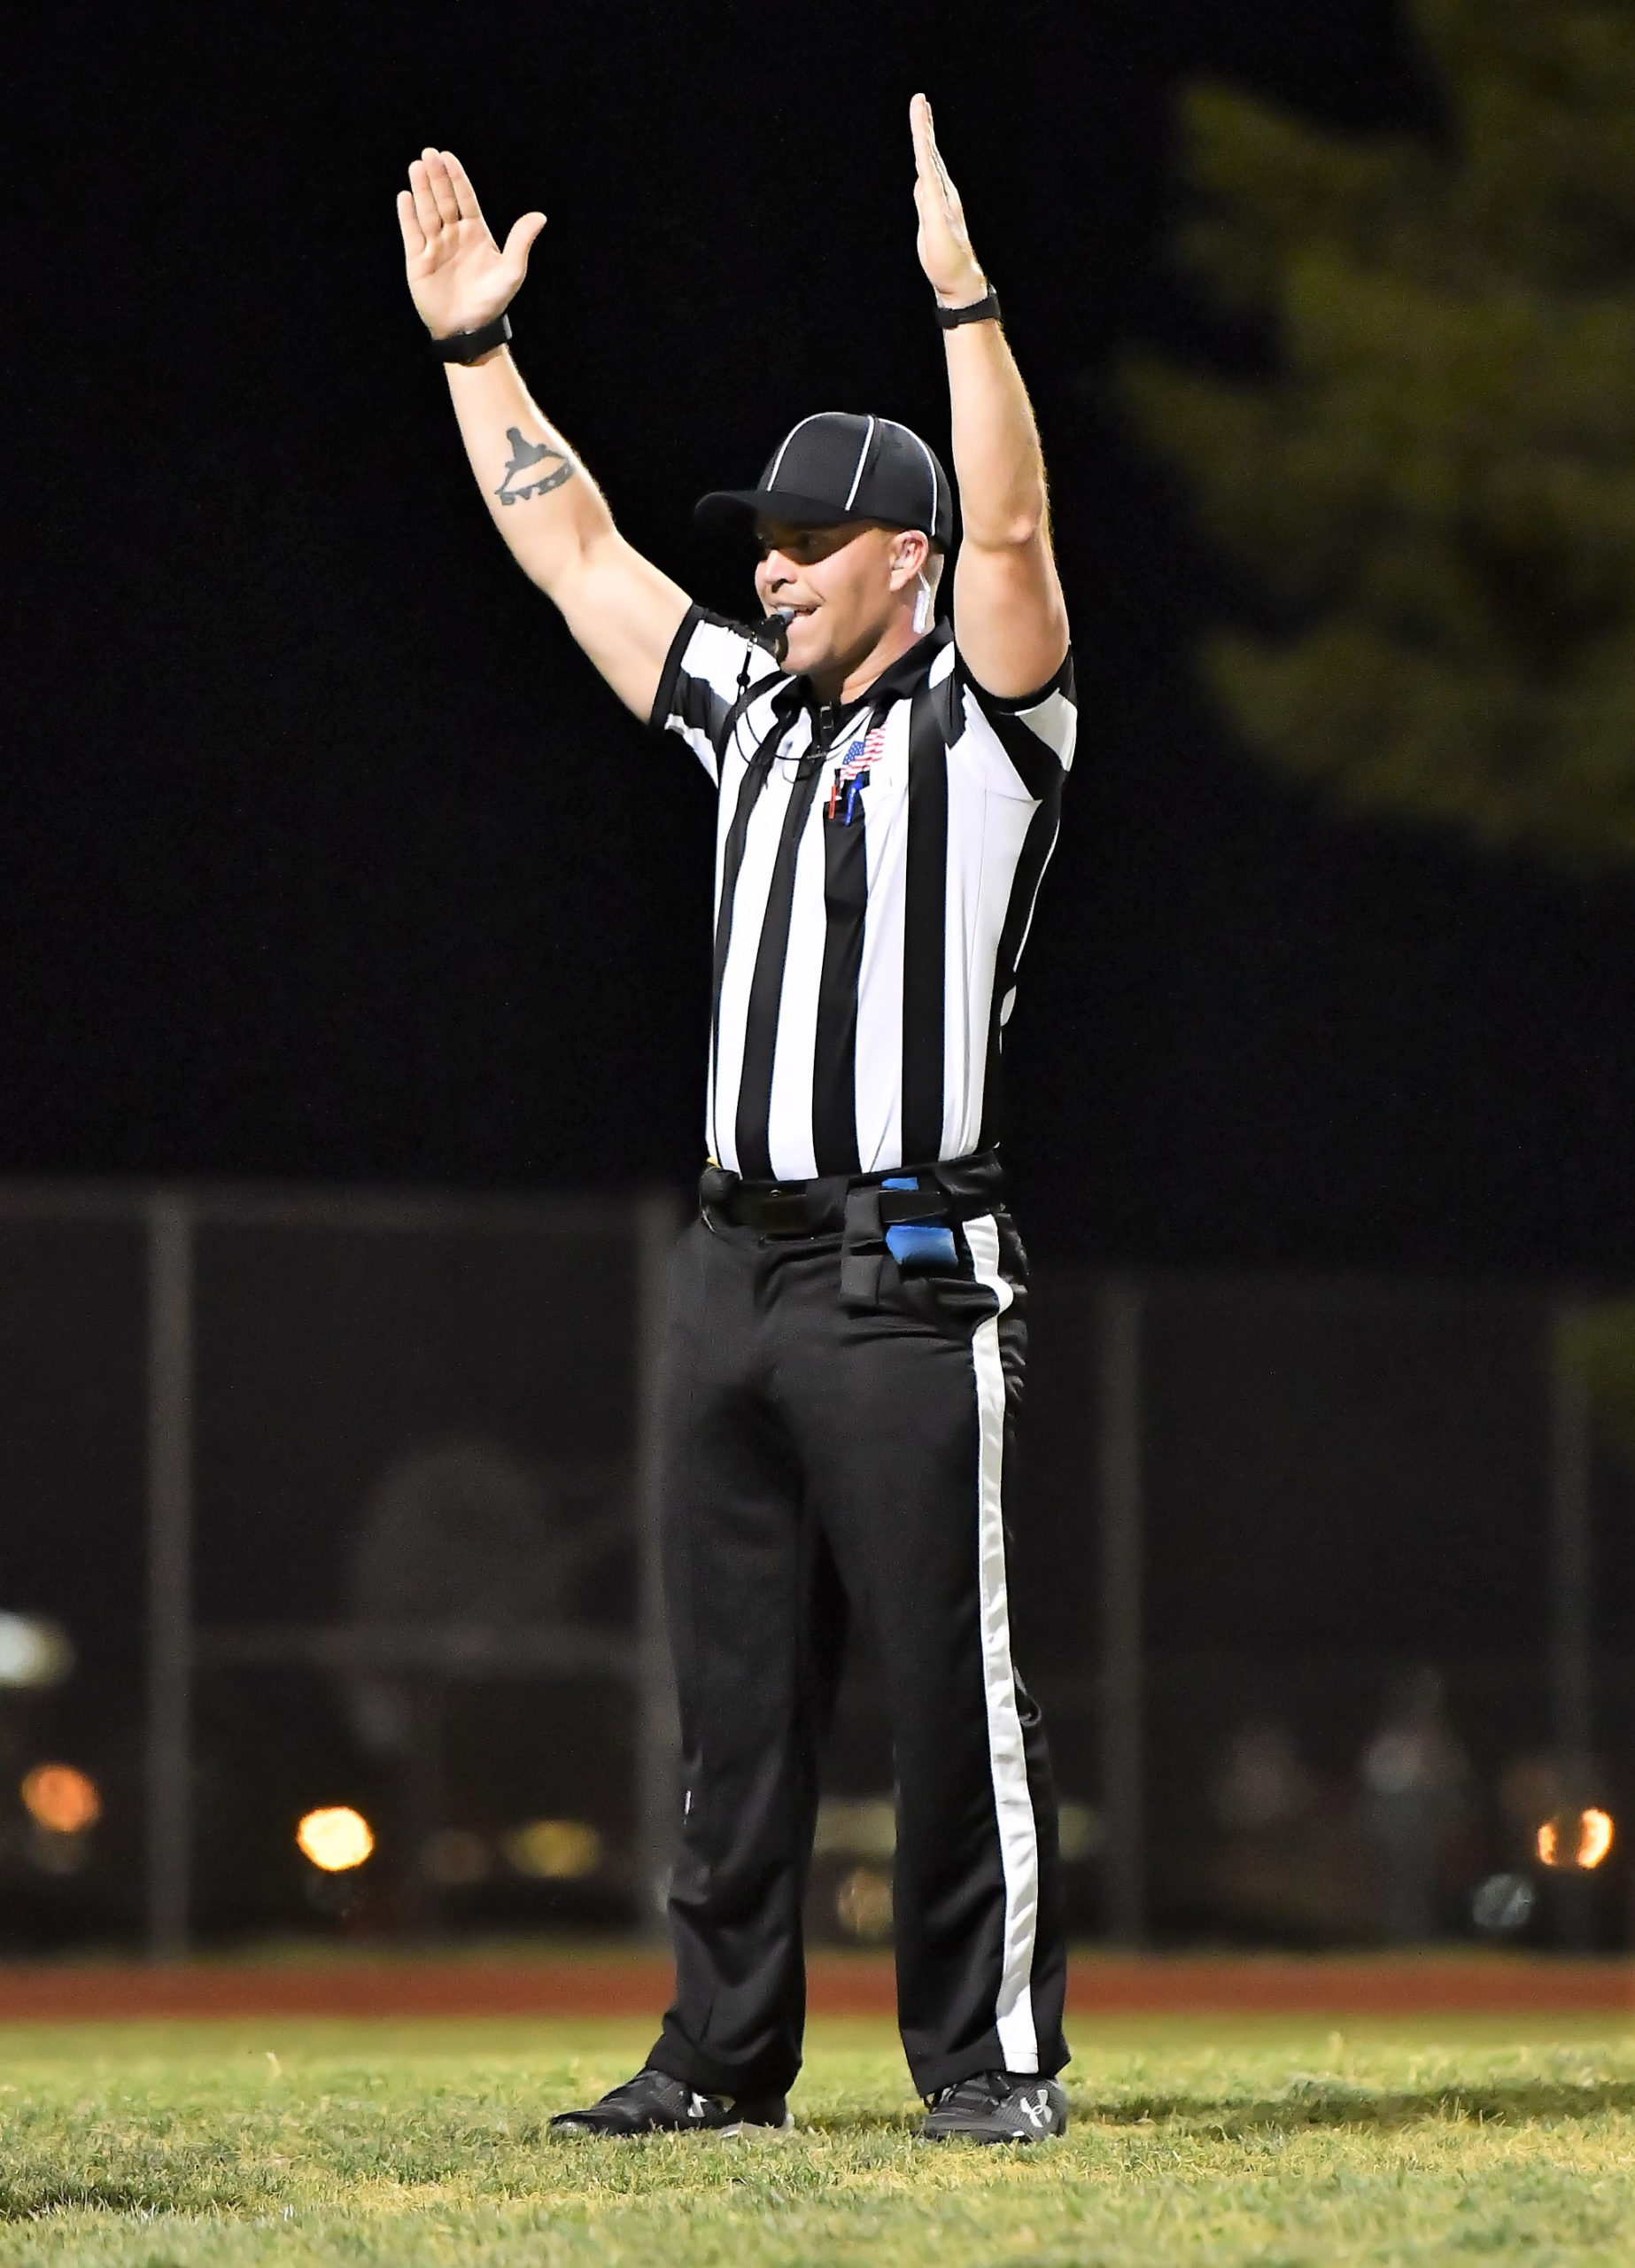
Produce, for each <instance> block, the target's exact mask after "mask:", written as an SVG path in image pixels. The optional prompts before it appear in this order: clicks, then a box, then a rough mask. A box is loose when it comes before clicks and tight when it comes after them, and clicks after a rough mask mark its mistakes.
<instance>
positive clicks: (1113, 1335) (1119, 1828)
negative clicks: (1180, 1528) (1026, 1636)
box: [1096, 1283, 1146, 1946]
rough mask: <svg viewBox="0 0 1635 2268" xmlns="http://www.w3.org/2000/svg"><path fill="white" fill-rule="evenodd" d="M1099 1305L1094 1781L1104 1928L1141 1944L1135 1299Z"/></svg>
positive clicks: (1130, 1293) (1135, 1294) (1108, 1288)
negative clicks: (1102, 1834) (1101, 1842)
mask: <svg viewBox="0 0 1635 2268" xmlns="http://www.w3.org/2000/svg"><path fill="white" fill-rule="evenodd" d="M1097 1306H1098V1310H1099V1313H1098V1318H1097V1320H1098V1325H1099V1329H1098V1332H1097V1338H1098V1353H1099V1363H1098V1367H1099V1371H1100V1376H1099V1379H1098V1386H1099V1392H1098V1394H1097V1396H1096V1406H1097V1411H1098V1416H1099V1432H1098V1437H1097V1457H1096V1463H1097V1478H1098V1481H1099V1487H1098V1492H1097V1493H1098V1496H1099V1500H1100V1510H1101V1583H1102V1611H1101V1642H1102V1643H1101V1694H1100V1697H1101V1712H1100V1715H1101V1726H1100V1729H1101V1787H1102V1807H1103V1813H1104V1819H1105V1823H1106V1843H1105V1846H1104V1847H1105V1853H1106V1856H1105V1875H1104V1879H1105V1882H1106V1896H1107V1926H1108V1933H1109V1935H1110V1936H1111V1937H1112V1938H1113V1940H1114V1941H1115V1942H1116V1943H1118V1944H1120V1945H1127V1946H1135V1945H1139V1944H1140V1943H1141V1940H1142V1938H1143V1934H1144V1929H1145V1918H1146V1916H1145V1907H1146V1894H1145V1881H1144V1872H1145V1869H1144V1867H1143V1844H1144V1839H1145V1838H1144V1821H1143V1808H1144V1806H1143V1799H1142V1796H1143V1791H1142V1565H1141V1563H1142V1549H1141V1545H1142V1537H1141V1529H1142V1501H1141V1500H1142V1471H1141V1417H1142V1411H1141V1399H1142V1396H1141V1325H1142V1298H1141V1293H1140V1292H1139V1291H1138V1290H1137V1289H1136V1288H1135V1285H1132V1284H1121V1283H1112V1284H1108V1285H1104V1287H1103V1290H1102V1292H1101V1295H1100V1298H1099V1300H1098V1302H1097Z"/></svg>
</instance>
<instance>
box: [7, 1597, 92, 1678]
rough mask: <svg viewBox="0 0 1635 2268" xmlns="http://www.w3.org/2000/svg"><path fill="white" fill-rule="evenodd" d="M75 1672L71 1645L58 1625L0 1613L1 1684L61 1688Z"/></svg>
mask: <svg viewBox="0 0 1635 2268" xmlns="http://www.w3.org/2000/svg"><path fill="white" fill-rule="evenodd" d="M73 1670H74V1645H73V1643H72V1641H71V1640H70V1638H69V1636H68V1633H67V1632H66V1630H65V1629H64V1628H63V1627H62V1624H61V1623H60V1622H51V1621H48V1620H46V1619H44V1618H43V1616H40V1615H34V1614H0V1685H10V1686H28V1685H60V1684H61V1683H62V1682H63V1680H64V1678H66V1677H67V1676H69V1675H71V1674H72V1673H73Z"/></svg>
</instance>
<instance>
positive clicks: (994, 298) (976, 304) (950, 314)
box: [937, 283, 1003, 330]
mask: <svg viewBox="0 0 1635 2268" xmlns="http://www.w3.org/2000/svg"><path fill="white" fill-rule="evenodd" d="M937 321H938V322H939V323H941V326H942V329H943V330H953V329H954V328H955V327H956V325H957V324H959V323H962V322H1002V321H1003V317H1002V316H1001V315H1000V312H999V294H998V292H997V291H995V289H994V287H993V285H992V284H991V283H990V284H989V285H988V289H987V291H984V292H983V294H982V296H981V298H980V299H972V302H971V305H970V306H969V307H944V306H943V305H942V303H941V300H939V301H938V302H937Z"/></svg>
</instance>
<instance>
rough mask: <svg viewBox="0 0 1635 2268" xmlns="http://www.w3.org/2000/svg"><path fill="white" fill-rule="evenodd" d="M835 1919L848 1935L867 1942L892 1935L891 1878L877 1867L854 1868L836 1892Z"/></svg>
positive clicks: (875, 1941)
mask: <svg viewBox="0 0 1635 2268" xmlns="http://www.w3.org/2000/svg"><path fill="white" fill-rule="evenodd" d="M834 1918H835V1920H836V1921H837V1922H839V1923H840V1925H841V1929H842V1930H845V1932H846V1934H847V1936H848V1938H862V1939H863V1941H864V1944H865V1945H867V1944H878V1943H879V1940H880V1938H888V1937H889V1936H890V1935H891V1878H890V1876H887V1875H883V1874H881V1873H880V1872H879V1870H878V1868H874V1867H854V1868H852V1870H851V1872H850V1874H848V1876H846V1877H845V1879H844V1880H843V1881H842V1882H841V1885H840V1887H839V1889H838V1890H837V1891H835V1893H834Z"/></svg>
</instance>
